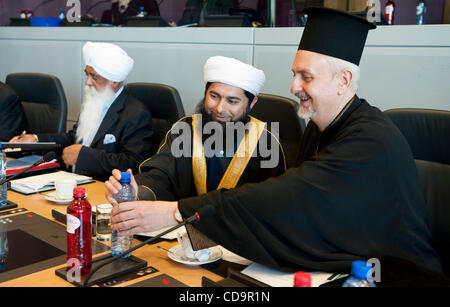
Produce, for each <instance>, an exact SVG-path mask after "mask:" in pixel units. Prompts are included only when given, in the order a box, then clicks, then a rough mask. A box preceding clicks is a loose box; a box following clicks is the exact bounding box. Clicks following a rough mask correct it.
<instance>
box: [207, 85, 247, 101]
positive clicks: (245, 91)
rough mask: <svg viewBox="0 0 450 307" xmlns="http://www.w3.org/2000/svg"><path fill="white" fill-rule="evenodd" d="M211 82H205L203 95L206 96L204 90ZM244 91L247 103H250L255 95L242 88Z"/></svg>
mask: <svg viewBox="0 0 450 307" xmlns="http://www.w3.org/2000/svg"><path fill="white" fill-rule="evenodd" d="M211 84H212V82H208V83H206V86H205V96H206V92H207V91H208V88H209V87H210V86H211ZM242 90H243V91H244V94H245V97H247V98H248V103H249V104H250V103H252V101H253V99H255V95H253V94H252V93H250V92H249V91H246V90H244V89H242Z"/></svg>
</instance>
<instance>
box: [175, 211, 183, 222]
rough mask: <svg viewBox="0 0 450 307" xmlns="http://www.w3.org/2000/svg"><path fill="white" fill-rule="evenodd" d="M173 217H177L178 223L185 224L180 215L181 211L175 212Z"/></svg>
mask: <svg viewBox="0 0 450 307" xmlns="http://www.w3.org/2000/svg"><path fill="white" fill-rule="evenodd" d="M173 216H174V217H175V220H176V221H177V222H178V223H181V222H183V217H182V216H181V213H180V210H178V209H177V210H175V213H174V214H173Z"/></svg>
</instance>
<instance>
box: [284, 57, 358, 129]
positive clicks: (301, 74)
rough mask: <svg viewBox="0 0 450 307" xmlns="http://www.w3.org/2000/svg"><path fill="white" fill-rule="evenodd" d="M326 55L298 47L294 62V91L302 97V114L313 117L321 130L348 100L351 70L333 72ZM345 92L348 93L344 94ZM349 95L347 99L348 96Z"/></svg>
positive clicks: (300, 106)
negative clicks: (349, 72)
mask: <svg viewBox="0 0 450 307" xmlns="http://www.w3.org/2000/svg"><path fill="white" fill-rule="evenodd" d="M327 58H328V57H327V56H325V55H322V54H319V53H315V52H310V51H305V50H299V51H298V52H297V54H296V56H295V59H294V63H293V64H292V72H293V74H294V80H293V81H292V85H291V93H292V94H294V95H295V96H297V97H298V98H299V99H300V101H299V103H300V105H299V116H300V117H302V118H308V119H311V120H312V121H313V122H314V123H315V124H316V125H317V126H318V127H319V129H320V130H324V129H325V128H326V127H327V126H328V124H329V123H330V122H331V121H332V120H333V119H334V118H335V117H336V116H337V115H338V114H339V112H340V111H341V110H342V108H343V107H344V106H345V104H346V103H347V102H348V97H347V96H348V95H349V94H350V93H349V92H348V91H347V89H348V85H349V84H348V81H350V82H351V76H350V80H347V79H348V78H349V76H348V72H339V73H336V74H334V73H333V72H332V70H331V68H330V64H329V62H328V61H327ZM344 93H346V94H347V95H343V94H344ZM346 99H347V100H346Z"/></svg>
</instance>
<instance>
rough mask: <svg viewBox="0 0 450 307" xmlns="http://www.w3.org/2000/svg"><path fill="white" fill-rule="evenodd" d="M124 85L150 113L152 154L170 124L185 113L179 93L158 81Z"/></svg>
mask: <svg viewBox="0 0 450 307" xmlns="http://www.w3.org/2000/svg"><path fill="white" fill-rule="evenodd" d="M125 87H126V89H127V90H128V92H129V93H130V94H131V95H133V96H134V97H136V98H137V99H139V100H140V101H141V102H142V103H144V104H145V105H146V106H147V107H148V108H149V110H150V112H151V114H152V119H153V136H152V143H153V149H152V152H151V155H153V154H155V153H156V151H157V150H158V148H159V144H160V143H161V141H162V140H163V139H164V137H165V135H166V133H167V132H168V131H169V130H170V128H171V127H172V125H173V124H174V123H175V122H177V121H178V120H179V119H180V118H182V117H183V116H184V115H185V113H184V108H183V103H182V102H181V97H180V94H179V93H178V91H177V89H176V88H174V87H172V86H169V85H166V84H159V83H145V82H137V83H129V84H127V85H126V86H125Z"/></svg>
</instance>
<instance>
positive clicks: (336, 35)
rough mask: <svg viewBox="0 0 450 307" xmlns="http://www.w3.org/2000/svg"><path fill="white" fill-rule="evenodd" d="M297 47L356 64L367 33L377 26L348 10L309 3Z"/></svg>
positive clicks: (359, 58)
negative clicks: (309, 6)
mask: <svg viewBox="0 0 450 307" xmlns="http://www.w3.org/2000/svg"><path fill="white" fill-rule="evenodd" d="M304 12H305V14H307V15H308V21H307V23H306V26H305V30H304V31H303V35H302V39H301V41H300V45H299V46H298V49H299V50H308V51H312V52H317V53H320V54H325V55H329V56H332V57H335V58H338V59H342V60H345V61H348V62H350V63H353V64H355V65H359V61H360V60H361V55H362V52H363V49H364V44H365V43H366V39H367V33H368V32H369V30H371V29H375V28H376V26H375V25H374V24H373V23H370V22H368V21H367V20H365V19H362V18H360V17H358V16H355V15H351V14H349V13H347V12H343V11H338V10H333V9H328V8H319V7H311V8H306V9H305V10H304Z"/></svg>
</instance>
